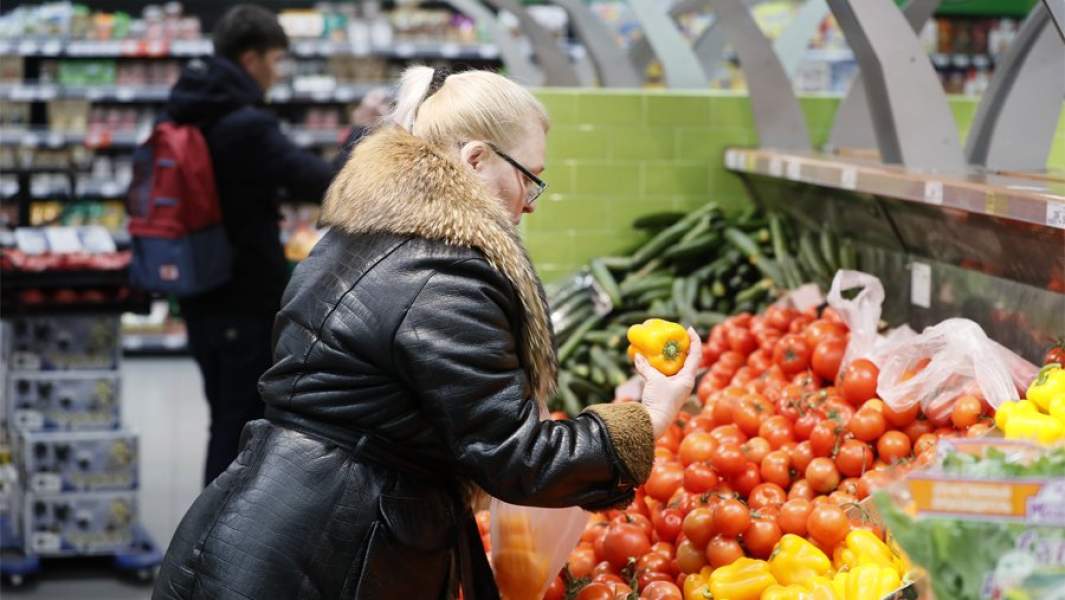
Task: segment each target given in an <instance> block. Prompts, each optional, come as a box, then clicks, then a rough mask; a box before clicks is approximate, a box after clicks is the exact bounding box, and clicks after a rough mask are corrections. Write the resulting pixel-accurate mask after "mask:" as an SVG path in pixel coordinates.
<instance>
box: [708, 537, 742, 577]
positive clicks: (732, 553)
mask: <svg viewBox="0 0 1065 600" xmlns="http://www.w3.org/2000/svg"><path fill="white" fill-rule="evenodd" d="M742 556H743V547H742V546H740V543H739V542H737V541H736V538H731V537H725V536H722V535H717V536H714V538H713V539H712V540H710V543H709V544H707V545H706V560H707V561H708V562H709V563H710V566H711V567H714V568H715V569H716V568H718V567H724V566H728V565H731V564H732V563H733V562H735V561H736V559H738V558H740V557H742Z"/></svg>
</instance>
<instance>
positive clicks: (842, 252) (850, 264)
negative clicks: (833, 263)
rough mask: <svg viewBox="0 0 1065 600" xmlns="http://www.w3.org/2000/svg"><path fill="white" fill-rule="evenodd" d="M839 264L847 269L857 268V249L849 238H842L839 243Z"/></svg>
mask: <svg viewBox="0 0 1065 600" xmlns="http://www.w3.org/2000/svg"><path fill="white" fill-rule="evenodd" d="M839 266H840V267H842V268H844V269H848V270H854V269H857V268H858V250H857V249H856V248H855V247H854V243H853V242H851V241H850V240H849V239H848V240H843V243H842V244H840V249H839Z"/></svg>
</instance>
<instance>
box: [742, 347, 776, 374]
mask: <svg viewBox="0 0 1065 600" xmlns="http://www.w3.org/2000/svg"><path fill="white" fill-rule="evenodd" d="M772 364H773V356H772V355H771V354H769V352H766V351H765V350H762V349H758V350H755V351H754V352H752V353H751V355H750V356H749V357H747V366H749V367H750V368H752V369H754V370H755V371H757V372H759V373H761V372H763V371H765V370H766V369H768V368H769V367H770V366H771V365H772Z"/></svg>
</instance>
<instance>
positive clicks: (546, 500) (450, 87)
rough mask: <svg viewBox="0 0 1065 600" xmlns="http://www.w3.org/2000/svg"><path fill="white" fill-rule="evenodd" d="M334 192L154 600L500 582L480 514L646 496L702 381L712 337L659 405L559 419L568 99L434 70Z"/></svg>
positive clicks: (403, 590)
mask: <svg viewBox="0 0 1065 600" xmlns="http://www.w3.org/2000/svg"><path fill="white" fill-rule="evenodd" d="M396 100H397V107H396V113H395V114H394V115H393V117H392V121H393V122H394V123H395V125H390V126H386V127H382V128H380V129H379V130H378V131H377V132H375V133H373V134H371V135H369V136H368V137H366V138H365V139H364V140H363V141H362V142H361V143H360V144H359V145H358V146H357V147H356V148H355V150H354V152H353V154H352V157H351V158H350V160H349V161H348V163H347V164H346V166H345V167H344V168H343V170H342V171H341V172H340V174H339V175H338V176H337V179H336V181H334V183H333V185H332V187H331V188H330V190H329V192H328V194H327V196H326V199H325V204H324V206H323V211H322V221H323V222H324V223H325V224H328V225H330V226H331V231H330V232H329V233H328V234H327V235H326V236H325V237H324V238H323V239H322V241H321V242H320V243H319V244H318V245H317V246H316V247H315V249H314V251H313V253H312V254H311V256H310V257H309V258H308V259H307V260H306V261H304V262H303V263H302V264H301V265H300V266H299V268H298V269H296V272H295V274H294V276H293V279H292V281H291V283H290V284H289V286H288V289H287V290H286V292H285V298H284V301H283V307H282V309H281V312H280V313H279V314H278V317H277V321H276V324H275V331H274V339H275V347H274V357H275V364H274V366H273V368H271V369H270V370H269V371H268V372H267V373H266V375H265V376H263V378H262V380H261V382H260V389H261V391H262V395H263V400H264V401H265V403H266V405H267V415H266V417H267V418H266V420H262V421H256V422H253V423H250V424H249V425H248V426H247V427H246V429H245V431H244V440H243V443H242V450H241V454H240V456H239V457H238V458H237V460H236V461H234V463H233V464H232V465H231V466H230V467H229V469H228V470H227V471H226V472H225V473H224V474H223V475H221V476H220V477H219V478H218V479H217V480H215V482H214V483H212V484H211V486H210V487H209V488H208V489H207V490H206V491H205V492H204V493H203V495H201V496H200V498H199V499H197V500H196V502H195V504H194V505H193V506H192V508H191V509H190V510H189V513H188V514H187V515H186V516H185V518H184V520H183V521H182V523H181V525H180V527H179V528H178V531H177V534H176V535H175V538H174V540H173V542H172V543H171V546H170V549H169V551H168V553H167V557H166V560H165V562H164V564H163V567H162V572H161V574H160V577H159V579H158V581H157V583H156V587H155V594H154V596H153V597H154V598H157V599H168V600H169V599H174V600H176V599H189V598H256V599H258V598H300V599H312V598H313V599H318V598H329V599H333V598H373V599H382V598H445V597H450V596H453V595H454V594H455V593H456V592H457V589H458V585H459V582H461V586H462V591H463V594H464V597H465V598H466V599H467V600H474V599H477V600H479V599H481V598H492V597H495V596H496V595H497V592H496V590H495V586H494V582H493V580H492V575H491V571H490V570H489V568H488V563H487V561H486V559H485V557H484V550H483V548H481V546H480V543H479V541H480V540H479V537H478V535H477V530H476V525H475V523H474V522H473V519H472V514H471V511H470V508H469V506H470V499H471V496H472V494H473V493H474V492H475V490H476V489H477V488H480V489H481V490H483V491H485V492H487V493H488V494H490V495H492V496H495V497H497V498H500V499H502V500H506V501H508V502H512V503H516V504H526V505H538V506H554V507H561V506H573V505H580V506H583V507H586V508H588V509H603V508H607V507H615V506H623V505H625V504H627V503H629V502H630V501H631V500H632V498H633V494H634V491H633V490H634V488H635V487H636V486H638V485H639V484H640V483H642V482H643V481H644V480H645V479H646V478H647V476H648V473H649V471H650V469H651V464H652V461H653V455H654V451H653V440H654V438H655V437H656V436H657V435H658V434H660V433H661V432H662V431H664V429H665V428H666V426H667V424H668V423H669V422H670V421H671V420H672V419H673V418H674V417H675V416H676V412H677V410H678V409H679V407H680V405H681V404H683V402H684V401H686V400H687V399H688V397H689V396H690V394H691V388H692V383H693V379H694V370H695V367H696V363H697V362H698V357H699V356H700V351H699V345H700V343H699V338H698V336H696V335H695V333H694V332H691V333H690V335H691V341H692V348H691V356H690V359H689V360H688V361H687V363H686V364H685V366H684V368H683V370H682V371H681V372H680V373H679V374H677V375H675V376H673V377H668V378H667V377H665V376H663V375H661V374H660V373H658V372H657V371H655V370H654V369H653V368H651V367H649V366H648V364H647V362H646V360H644V359H643V357H642V356H641V357H638V358H637V368H638V370H639V371H640V373H641V374H642V375H643V376H644V378H645V379H646V385H645V391H644V397H643V401H642V403H626V404H609V405H599V406H593V407H591V408H589V409H588V410H587V411H585V412H584V413H583V414H581V415H580V416H578V417H576V418H575V419H573V420H570V421H560V422H554V421H541V415H543V414H544V413H545V408H544V402H545V400H546V399H547V398H549V397H550V396H551V394H552V393H553V391H554V387H555V375H556V370H557V362H556V359H555V353H554V349H553V341H552V332H551V328H550V323H549V321H548V312H547V307H546V306H545V302H544V298H543V292H542V288H541V286H540V283H539V281H538V280H537V278H536V275H535V273H534V271H533V267H532V265H531V264H530V263H529V259H528V257H527V255H526V253H525V250H524V248H523V247H522V245H521V242H520V241H519V238H518V235H517V229H516V226H517V224H518V222H519V221H520V219H521V216H522V214H523V213H531V212H532V211H533V210H534V206H535V204H534V202H535V200H536V198H537V197H538V196H539V195H540V193H541V192H542V191H543V188H544V184H543V183H542V182H541V181H540V179H539V174H540V173H542V171H543V164H544V162H543V161H544V142H545V136H546V132H547V128H548V120H547V115H546V114H545V112H544V109H543V107H542V106H541V105H540V103H539V102H538V101H537V100H536V99H535V98H534V97H533V96H532V95H531V94H530V93H529V92H528V91H527V90H525V89H524V88H522V87H521V86H518V85H516V84H514V83H512V82H510V81H508V80H507V79H506V78H504V77H501V76H499V75H495V74H492V73H487V72H477V71H471V72H466V73H461V74H456V75H451V76H448V75H447V74H446V73H445V72H441V71H433V70H432V69H429V68H427V67H413V68H411V69H409V70H408V71H407V72H406V73H405V74H404V76H403V78H402V81H401V84H400V88H399V91H398V95H397V99H396Z"/></svg>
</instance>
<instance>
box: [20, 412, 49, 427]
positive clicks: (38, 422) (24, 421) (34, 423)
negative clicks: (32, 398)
mask: <svg viewBox="0 0 1065 600" xmlns="http://www.w3.org/2000/svg"><path fill="white" fill-rule="evenodd" d="M15 424H16V425H18V427H19V429H26V430H29V431H36V430H38V429H42V428H44V414H43V413H41V412H40V411H37V410H16V411H15Z"/></svg>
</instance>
